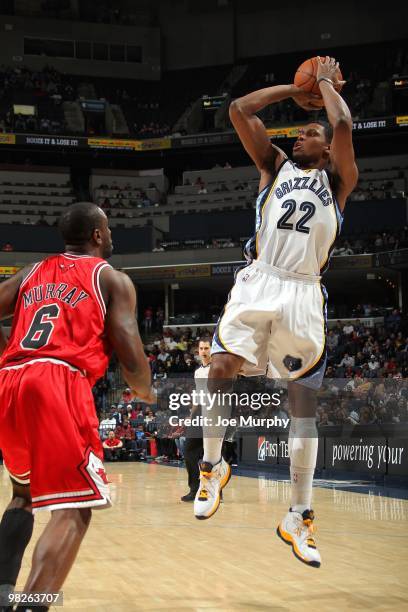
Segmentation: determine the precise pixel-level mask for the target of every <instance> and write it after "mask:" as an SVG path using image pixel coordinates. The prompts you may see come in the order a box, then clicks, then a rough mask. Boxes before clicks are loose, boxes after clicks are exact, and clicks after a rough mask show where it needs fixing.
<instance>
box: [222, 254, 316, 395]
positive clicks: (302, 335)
mask: <svg viewBox="0 0 408 612" xmlns="http://www.w3.org/2000/svg"><path fill="white" fill-rule="evenodd" d="M326 303H327V292H326V289H325V287H324V286H323V285H322V284H321V283H320V278H319V277H313V276H307V275H304V274H296V273H292V272H286V271H284V270H280V269H278V268H275V267H273V266H269V265H268V264H265V263H263V262H260V261H258V260H255V261H254V262H252V263H251V264H249V265H248V266H245V267H244V268H242V269H241V270H240V271H239V272H238V273H237V275H236V278H235V283H234V286H233V288H232V290H231V292H230V295H229V299H228V302H227V304H226V306H225V308H224V312H223V313H222V315H221V317H220V319H219V321H218V325H217V328H216V330H215V333H214V339H213V344H212V350H211V354H212V355H214V354H216V353H232V354H234V355H239V356H240V357H243V358H244V359H245V361H244V363H243V365H242V368H241V372H240V373H241V374H243V375H244V376H259V375H262V374H266V373H267V375H268V376H269V377H271V378H284V379H287V380H296V379H302V382H304V384H305V385H308V386H311V387H319V386H320V385H321V383H322V379H323V375H324V371H325V366H326V317H327V308H326ZM299 382H300V381H299Z"/></svg>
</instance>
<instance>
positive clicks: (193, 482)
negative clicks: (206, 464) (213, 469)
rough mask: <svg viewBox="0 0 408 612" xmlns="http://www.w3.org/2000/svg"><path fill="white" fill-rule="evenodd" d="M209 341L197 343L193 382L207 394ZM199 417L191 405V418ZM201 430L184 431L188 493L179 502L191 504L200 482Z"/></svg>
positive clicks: (209, 358)
mask: <svg viewBox="0 0 408 612" xmlns="http://www.w3.org/2000/svg"><path fill="white" fill-rule="evenodd" d="M210 353H211V339H210V338H209V337H203V338H200V340H199V342H198V356H199V358H200V360H201V365H200V366H199V367H198V368H197V369H196V371H195V372H194V381H195V386H196V390H197V391H198V392H199V391H200V390H203V391H204V392H207V378H208V373H209V371H210V362H211V354H210ZM200 415H201V406H200V405H199V404H196V405H193V407H192V409H191V418H193V417H196V416H200ZM203 452H204V448H203V428H202V427H199V426H195V427H193V426H190V427H188V428H187V429H186V443H185V446H184V460H185V462H186V469H187V474H188V486H189V488H190V491H189V492H188V493H187V494H186V495H183V497H182V498H181V501H183V502H192V501H194V498H195V495H196V493H197V490H198V486H199V482H200V470H199V467H198V462H199V461H200V460H201V459H202V457H203Z"/></svg>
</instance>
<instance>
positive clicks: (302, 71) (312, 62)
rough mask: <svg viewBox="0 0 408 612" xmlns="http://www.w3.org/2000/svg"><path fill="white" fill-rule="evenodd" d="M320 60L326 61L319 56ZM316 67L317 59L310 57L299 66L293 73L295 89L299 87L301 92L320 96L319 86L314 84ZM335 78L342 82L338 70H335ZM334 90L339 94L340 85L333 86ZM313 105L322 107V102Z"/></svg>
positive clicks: (317, 101) (315, 101)
mask: <svg viewBox="0 0 408 612" xmlns="http://www.w3.org/2000/svg"><path fill="white" fill-rule="evenodd" d="M320 59H321V60H322V62H323V63H324V62H325V61H326V58H325V57H322V56H320ZM317 66H318V64H317V57H312V58H310V59H308V60H306V61H305V62H303V64H300V66H299V68H298V69H297V70H296V73H295V79H294V83H295V85H296V87H300V88H301V89H303V91H308V92H311V93H314V94H316V95H319V96H320V95H321V92H320V86H319V85H318V84H317V83H316V74H317ZM336 77H337V80H339V81H342V80H343V76H342V74H341V72H340V70H337V73H336ZM335 89H336V91H338V92H340V91H341V89H342V85H335ZM313 105H315V106H324V104H323V100H321V101H320V100H314V101H313Z"/></svg>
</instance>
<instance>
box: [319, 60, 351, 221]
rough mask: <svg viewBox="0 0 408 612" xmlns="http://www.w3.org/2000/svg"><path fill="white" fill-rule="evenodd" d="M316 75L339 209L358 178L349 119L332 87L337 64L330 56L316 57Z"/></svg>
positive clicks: (348, 111) (343, 105)
mask: <svg viewBox="0 0 408 612" xmlns="http://www.w3.org/2000/svg"><path fill="white" fill-rule="evenodd" d="M317 62H318V68H317V74H316V79H317V81H318V82H319V86H320V91H321V93H322V96H323V101H324V105H325V107H326V111H327V117H328V119H329V122H330V125H331V126H332V128H333V139H332V142H331V145H330V162H331V166H332V170H333V174H334V176H335V178H336V182H337V185H335V187H336V196H337V200H338V202H339V206H340V208H341V209H343V208H344V206H345V204H346V199H347V197H348V196H349V195H350V193H351V192H352V191H353V189H354V187H355V186H356V184H357V180H358V169H357V166H356V162H355V156H354V147H353V138H352V132H353V121H352V118H351V113H350V109H349V107H348V106H347V104H346V102H345V101H344V100H343V98H342V97H341V95H340V94H339V93H337V91H336V90H335V88H334V84H335V83H336V72H337V70H338V67H339V64H338V62H336V60H335V59H334V58H332V57H326V61H325V62H324V63H323V62H322V61H321V59H320V57H318V58H317Z"/></svg>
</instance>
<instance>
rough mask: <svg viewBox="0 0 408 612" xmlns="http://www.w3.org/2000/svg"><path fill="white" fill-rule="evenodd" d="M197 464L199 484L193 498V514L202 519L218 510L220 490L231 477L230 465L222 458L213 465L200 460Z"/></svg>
mask: <svg viewBox="0 0 408 612" xmlns="http://www.w3.org/2000/svg"><path fill="white" fill-rule="evenodd" d="M199 466H200V486H199V488H198V491H197V493H196V496H195V500H194V515H195V517H196V518H197V519H199V520H204V519H208V518H210V516H212V515H213V514H214V513H215V512H216V511H217V510H218V506H219V505H220V500H221V491H222V489H223V488H224V487H225V486H226V485H227V484H228V482H229V479H230V478H231V467H230V466H229V464H228V463H227V462H226V461H225V460H224V459H223V458H222V459H221V460H220V461H219V462H218V463H216V464H215V465H212V464H211V463H208V462H206V461H201V462H200V464H199Z"/></svg>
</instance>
